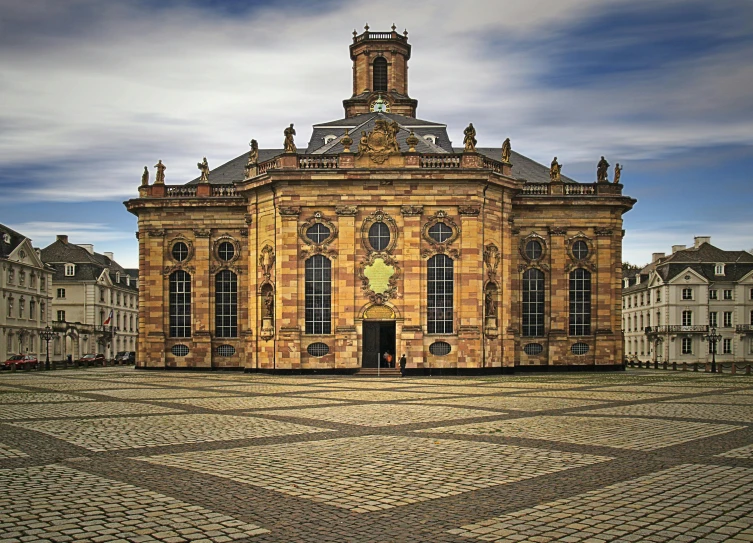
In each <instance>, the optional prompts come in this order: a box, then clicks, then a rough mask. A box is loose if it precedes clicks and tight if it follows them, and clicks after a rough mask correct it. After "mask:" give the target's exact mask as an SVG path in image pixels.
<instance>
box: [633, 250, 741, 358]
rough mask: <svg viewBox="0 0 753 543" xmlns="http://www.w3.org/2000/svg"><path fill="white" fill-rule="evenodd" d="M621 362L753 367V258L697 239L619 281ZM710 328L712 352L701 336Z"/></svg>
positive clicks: (653, 260)
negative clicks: (749, 364) (747, 364)
mask: <svg viewBox="0 0 753 543" xmlns="http://www.w3.org/2000/svg"><path fill="white" fill-rule="evenodd" d="M622 314H623V317H622V319H623V320H622V330H623V332H624V334H625V355H626V356H627V357H628V359H630V360H641V361H643V362H645V361H650V362H657V361H658V362H668V363H672V362H677V363H682V362H686V363H705V362H709V361H711V359H712V356H711V354H712V349H713V348H714V347H715V348H716V353H715V357H714V358H715V359H716V360H718V361H719V362H722V363H723V362H753V254H750V253H749V252H747V251H725V250H723V249H719V248H718V247H715V246H713V245H711V238H710V237H708V236H697V237H696V238H695V240H694V244H693V246H692V247H690V248H686V247H685V245H674V246H673V247H672V254H670V255H668V256H667V255H665V254H664V253H654V255H653V257H652V262H651V263H650V264H649V265H647V266H646V267H644V268H643V269H642V270H640V271H639V272H638V273H636V274H635V276H634V277H630V278H625V279H624V289H623V293H622ZM712 328H714V329H716V332H717V334H719V335H720V336H721V339H720V340H719V341H718V342H717V343H716V345H715V346H714V344H713V343H710V342H709V341H707V338H706V336H707V335H708V334H709V331H710V330H711V329H712Z"/></svg>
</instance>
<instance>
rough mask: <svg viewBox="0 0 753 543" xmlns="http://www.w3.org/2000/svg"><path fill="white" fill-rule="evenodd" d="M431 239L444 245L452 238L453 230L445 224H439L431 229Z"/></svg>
mask: <svg viewBox="0 0 753 543" xmlns="http://www.w3.org/2000/svg"><path fill="white" fill-rule="evenodd" d="M429 237H430V238H431V239H433V240H434V241H436V242H437V243H444V242H445V241H447V240H448V239H450V238H451V237H452V228H450V227H449V226H447V225H446V224H445V223H443V222H438V223H437V224H435V225H434V226H432V227H431V228H429Z"/></svg>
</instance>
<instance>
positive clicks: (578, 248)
mask: <svg viewBox="0 0 753 543" xmlns="http://www.w3.org/2000/svg"><path fill="white" fill-rule="evenodd" d="M573 256H574V257H575V258H576V259H577V260H583V259H584V258H586V257H587V256H588V245H587V244H586V242H585V241H576V242H575V243H573Z"/></svg>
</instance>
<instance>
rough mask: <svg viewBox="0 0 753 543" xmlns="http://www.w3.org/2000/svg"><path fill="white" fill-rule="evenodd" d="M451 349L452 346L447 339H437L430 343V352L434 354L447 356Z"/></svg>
mask: <svg viewBox="0 0 753 543" xmlns="http://www.w3.org/2000/svg"><path fill="white" fill-rule="evenodd" d="M451 350H452V346H451V345H450V344H449V343H447V342H446V341H435V342H434V343H432V344H431V345H429V352H430V353H431V354H433V355H434V356H446V355H448V354H450V351H451Z"/></svg>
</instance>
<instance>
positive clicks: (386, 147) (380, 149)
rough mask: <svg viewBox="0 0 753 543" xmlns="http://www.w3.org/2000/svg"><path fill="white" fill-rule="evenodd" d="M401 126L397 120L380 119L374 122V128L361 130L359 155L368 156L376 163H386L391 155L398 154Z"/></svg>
mask: <svg viewBox="0 0 753 543" xmlns="http://www.w3.org/2000/svg"><path fill="white" fill-rule="evenodd" d="M399 130H400V126H399V125H398V124H397V123H396V122H394V121H393V122H392V123H388V122H387V121H385V120H383V119H378V120H377V121H376V122H375V123H374V130H372V131H371V132H369V133H368V134H367V133H366V132H361V141H360V142H359V145H358V157H364V156H367V157H369V158H370V159H371V161H372V162H374V163H376V164H384V163H385V162H386V161H387V159H389V157H390V156H391V155H394V154H398V153H399V152H400V147H399V145H398V143H397V133H398V131H399Z"/></svg>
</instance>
